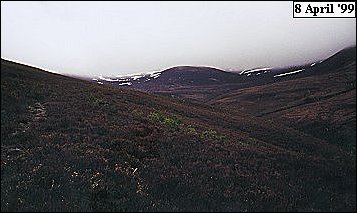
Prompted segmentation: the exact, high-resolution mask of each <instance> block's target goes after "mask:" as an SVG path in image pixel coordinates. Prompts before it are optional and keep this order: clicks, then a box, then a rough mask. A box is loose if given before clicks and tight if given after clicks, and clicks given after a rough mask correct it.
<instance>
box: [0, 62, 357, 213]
mask: <svg viewBox="0 0 357 213" xmlns="http://www.w3.org/2000/svg"><path fill="white" fill-rule="evenodd" d="M1 63H2V64H1V209H2V211H24V210H32V211H35V210H37V211H39V210H40V211H135V210H136V211H165V210H166V211H196V210H200V211H223V210H226V211H259V210H266V211H268V210H273V211H274V210H275V211H283V210H290V211H294V210H298V211H342V210H346V211H355V210H356V203H355V202H356V191H355V188H356V181H355V178H356V167H355V166H356V165H355V159H354V158H353V157H352V156H350V155H349V154H348V153H347V152H345V151H343V150H341V149H339V147H337V146H334V145H330V144H328V143H326V142H325V141H323V140H320V139H317V138H315V137H312V136H309V135H306V134H304V133H301V132H299V131H297V130H294V129H291V128H287V127H285V126H283V125H280V124H278V123H273V122H271V121H265V120H264V119H262V118H255V117H253V116H251V115H248V114H244V113H242V112H239V111H235V112H230V111H226V110H223V111H222V110H221V109H220V108H216V107H212V106H208V105H203V104H197V103H191V102H188V101H185V100H180V99H177V100H174V99H169V98H164V97H159V96H154V95H149V94H146V93H141V92H137V91H130V90H121V89H118V88H115V87H111V86H106V85H98V84H95V83H92V82H86V81H81V80H77V79H72V78H69V77H64V76H60V75H56V74H51V73H47V72H44V71H41V70H38V69H34V68H30V67H27V66H23V65H19V64H15V63H12V62H8V61H4V60H2V62H1Z"/></svg>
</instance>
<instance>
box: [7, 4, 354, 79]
mask: <svg viewBox="0 0 357 213" xmlns="http://www.w3.org/2000/svg"><path fill="white" fill-rule="evenodd" d="M355 44H356V19H354V18H349V19H348V18H346V19H330V18H328V19H326V18H320V19H293V18H292V2H3V1H2V2H1V57H2V58H7V59H12V60H17V61H21V62H25V63H27V64H32V65H35V66H38V67H41V68H45V69H49V70H53V71H56V72H59V73H71V74H76V75H98V74H104V75H112V74H114V75H116V74H128V73H138V72H146V71H153V70H157V69H163V68H167V67H172V66H176V65H205V66H213V67H218V68H222V69H235V70H237V71H239V70H244V69H248V68H255V67H279V66H286V65H294V64H303V63H308V62H313V61H315V60H319V59H323V58H326V57H328V56H330V55H332V54H333V53H335V52H337V51H338V50H340V49H342V48H344V47H347V46H351V45H355Z"/></svg>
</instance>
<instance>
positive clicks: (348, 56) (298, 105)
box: [209, 47, 356, 155]
mask: <svg viewBox="0 0 357 213" xmlns="http://www.w3.org/2000/svg"><path fill="white" fill-rule="evenodd" d="M315 71H316V72H315V73H314V74H310V75H307V76H305V77H300V78H291V79H288V80H286V81H282V82H276V83H272V84H266V85H261V86H255V87H250V88H244V89H240V90H231V91H230V92H227V93H226V94H223V95H220V96H217V97H215V98H213V99H211V100H210V101H209V103H210V104H214V105H220V106H225V107H228V108H231V109H234V108H236V109H239V110H242V111H245V112H248V113H251V114H253V115H255V116H259V117H263V118H266V119H271V120H274V121H277V122H280V123H284V124H286V125H287V126H290V127H293V128H296V129H298V130H300V131H303V132H306V133H308V134H311V135H313V136H315V137H318V138H321V139H323V140H326V141H327V142H329V143H332V144H337V145H338V146H340V147H342V148H343V149H345V150H348V151H349V152H350V153H351V154H353V155H356V48H355V47H354V48H348V49H345V50H342V51H340V52H339V53H337V54H335V55H334V56H332V57H330V58H329V59H327V60H325V61H324V62H323V63H321V64H319V65H316V70H315Z"/></svg>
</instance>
